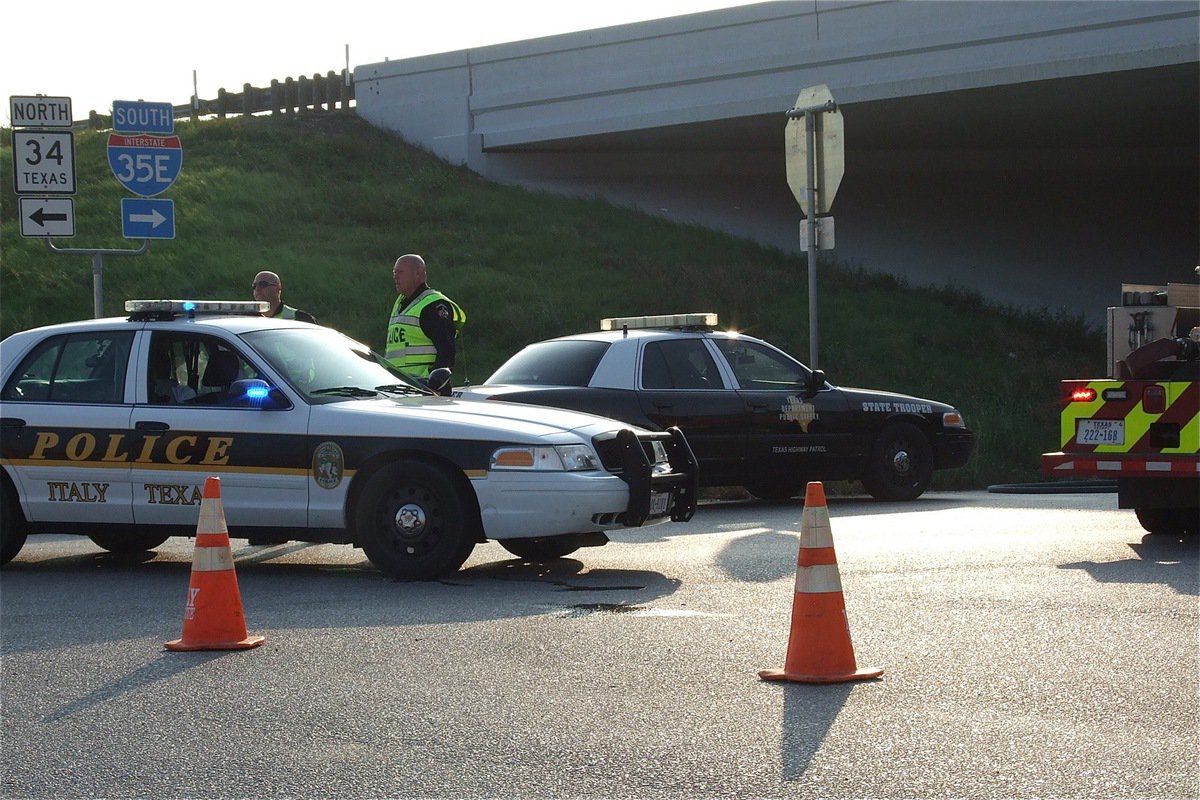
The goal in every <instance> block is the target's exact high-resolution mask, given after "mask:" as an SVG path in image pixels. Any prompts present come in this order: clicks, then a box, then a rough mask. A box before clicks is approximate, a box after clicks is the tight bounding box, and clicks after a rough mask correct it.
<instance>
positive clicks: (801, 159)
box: [783, 84, 846, 216]
mask: <svg viewBox="0 0 1200 800" xmlns="http://www.w3.org/2000/svg"><path fill="white" fill-rule="evenodd" d="M832 102H833V95H832V94H830V92H829V87H828V86H825V85H824V84H822V85H820V86H812V87H809V88H807V89H804V90H802V91H801V92H800V95H799V96H798V97H797V98H796V108H812V107H814V106H819V105H823V104H825V103H832ZM811 116H812V118H813V119H814V120H815V121H816V129H817V135H816V145H817V146H816V163H815V165H814V166H815V167H816V170H815V172H814V175H815V180H814V181H813V184H814V186H813V188H814V189H815V195H816V209H815V211H814V212H810V211H809V209H808V127H807V121H806V117H805V115H798V116H796V117H795V118H792V119H789V120H788V121H787V126H786V127H785V128H784V132H783V135H784V154H785V156H786V158H787V181H788V186H790V187H791V189H792V194H794V195H795V196H796V200H797V201H799V203H800V209H801V210H802V211H803V212H804V214H805V216H808V215H809V214H811V213H816V214H828V213H829V208H830V206H832V205H833V197H834V195H835V194H837V190H838V187H839V186H840V185H841V183H842V175H843V174H845V172H846V155H845V144H844V140H843V132H844V128H843V125H842V112H840V111H821V112H818V113H814V114H812V115H811Z"/></svg>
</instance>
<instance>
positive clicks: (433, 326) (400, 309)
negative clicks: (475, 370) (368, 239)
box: [383, 253, 467, 396]
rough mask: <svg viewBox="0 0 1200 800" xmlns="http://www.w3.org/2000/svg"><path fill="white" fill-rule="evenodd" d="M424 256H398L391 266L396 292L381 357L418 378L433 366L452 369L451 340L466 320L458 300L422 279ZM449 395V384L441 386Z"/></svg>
mask: <svg viewBox="0 0 1200 800" xmlns="http://www.w3.org/2000/svg"><path fill="white" fill-rule="evenodd" d="M425 280H426V270H425V259H423V258H421V257H420V256H419V255H416V254H415V253H409V254H408V255H403V256H400V257H399V258H397V259H396V263H395V264H394V265H393V266H392V281H393V283H395V285H396V292H397V293H398V294H399V295H400V296H399V297H397V298H396V302H395V303H394V304H393V305H392V315H391V317H390V318H389V319H388V329H387V347H386V349H385V350H384V353H383V354H384V357H385V358H387V360H388V361H390V362H391V363H392V365H393V366H396V367H399V368H400V369H402V370H404V371H405V372H407V373H408V374H409V375H413V376H415V377H418V378H428V377H429V373H430V372H432V371H433V370H435V369H439V368H441V367H446V368H448V369H450V370H453V369H454V356H455V354H456V352H457V348H456V344H455V340H456V339H457V338H458V333H459V331H460V330H462V326H463V325H464V324H465V323H466V321H467V314H466V312H465V311H463V310H462V308H461V307H460V306H459V305H458V303H456V302H454V301H453V300H451V299H450V298H449V297H446V295H444V294H442V293H441V292H439V291H438V290H437V289H430V288H429V284H427V283H426V282H425ZM441 393H442V394H444V395H447V396H448V395H449V394H450V386H449V385H446V386H444V387H441Z"/></svg>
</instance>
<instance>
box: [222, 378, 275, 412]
mask: <svg viewBox="0 0 1200 800" xmlns="http://www.w3.org/2000/svg"><path fill="white" fill-rule="evenodd" d="M222 405H233V406H237V407H238V408H261V409H263V410H264V411H271V410H274V409H280V408H291V405H292V404H291V403H290V402H289V401H288V399H287V397H286V396H285V395H284V394H283V393H282V392H280V391H279V390H278V389H275V388H273V387H272V386H271V385H270V384H269V383H267V382H266V381H264V380H262V379H261V378H242V379H241V380H236V381H234V382H233V383H231V384H229V402H228V403H222Z"/></svg>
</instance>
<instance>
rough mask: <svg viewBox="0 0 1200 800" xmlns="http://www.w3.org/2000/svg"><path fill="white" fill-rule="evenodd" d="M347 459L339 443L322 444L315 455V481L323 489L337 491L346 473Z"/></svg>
mask: <svg viewBox="0 0 1200 800" xmlns="http://www.w3.org/2000/svg"><path fill="white" fill-rule="evenodd" d="M345 466H346V462H345V458H344V457H343V456H342V448H341V447H340V446H338V443H337V442H321V443H320V444H319V445H317V449H316V452H314V453H313V480H315V481H316V482H317V486H320V487H321V488H322V489H336V488H337V487H338V484H340V483H341V482H342V474H343V473H344V472H345Z"/></svg>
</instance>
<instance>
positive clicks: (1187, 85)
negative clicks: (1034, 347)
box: [354, 0, 1200, 322]
mask: <svg viewBox="0 0 1200 800" xmlns="http://www.w3.org/2000/svg"><path fill="white" fill-rule="evenodd" d="M354 80H355V93H356V97H357V103H358V113H359V114H360V115H361V116H363V117H364V118H366V119H367V120H369V121H370V122H372V123H373V124H375V125H377V126H380V127H383V128H387V129H390V130H392V131H395V132H397V133H399V134H400V135H401V136H402V137H404V138H405V139H406V140H408V141H410V142H412V143H414V144H417V145H420V146H422V147H424V148H426V149H428V150H430V151H432V152H433V153H435V154H437V155H439V156H441V157H442V158H444V159H446V160H447V161H449V162H451V163H454V164H460V165H461V164H465V165H467V166H468V167H469V168H471V169H472V170H474V171H476V172H478V173H480V174H482V175H484V176H485V177H488V178H491V179H494V180H498V181H502V182H507V183H513V184H518V185H522V186H526V187H529V188H534V189H540V190H546V191H550V192H556V193H564V194H575V195H588V196H600V197H604V198H607V199H609V200H610V201H612V202H614V203H617V204H622V205H630V206H634V207H636V208H639V209H642V210H644V211H646V212H648V213H651V214H656V215H661V216H664V217H668V218H671V219H674V220H678V221H681V222H687V223H693V224H700V225H703V226H707V227H712V228H716V229H719V230H723V231H726V232H729V233H731V234H735V235H738V236H743V237H747V238H750V239H753V240H755V241H758V242H761V243H763V244H766V245H770V246H775V247H779V248H781V249H784V250H790V251H796V252H799V247H800V245H799V238H798V227H799V223H800V220H801V219H802V214H801V212H800V209H799V206H798V205H797V204H796V202H795V199H794V198H793V197H792V194H791V192H790V190H789V189H788V186H787V182H786V176H785V172H784V155H783V154H784V147H783V129H784V125H785V117H784V112H785V111H786V110H787V109H788V108H790V107H791V106H792V104H793V103H794V101H795V99H796V95H797V93H798V92H799V90H800V89H802V88H804V87H807V86H813V85H817V84H826V85H828V86H829V88H830V90H831V91H832V93H833V95H834V97H835V98H836V100H837V102H838V104H839V107H840V110H841V112H842V115H843V119H844V123H845V142H846V174H845V178H844V179H843V181H842V185H841V188H840V190H839V193H838V195H837V198H836V201H835V203H834V205H833V214H834V217H835V219H836V225H837V249H836V251H835V255H836V257H837V258H839V259H840V260H843V261H846V262H849V263H852V264H856V265H859V266H862V267H864V268H866V269H869V270H873V271H887V272H892V273H896V274H899V275H903V276H905V277H907V278H908V279H909V280H910V281H911V282H912V283H914V284H916V285H937V286H941V285H946V284H956V285H960V286H965V287H969V288H973V289H976V290H978V291H980V292H981V293H983V294H984V295H985V296H987V297H989V298H991V299H994V300H998V301H1000V302H1004V303H1011V304H1014V305H1019V306H1023V307H1032V308H1047V309H1049V310H1052V311H1057V310H1059V309H1064V310H1067V311H1069V312H1071V313H1081V314H1084V315H1085V316H1087V317H1088V318H1089V319H1090V320H1092V321H1095V322H1099V321H1101V320H1102V319H1103V309H1104V307H1105V306H1108V305H1115V304H1117V303H1118V302H1119V291H1120V284H1121V283H1122V282H1131V283H1160V282H1163V283H1165V282H1167V281H1176V282H1188V281H1195V279H1196V278H1195V273H1194V272H1193V270H1194V267H1195V266H1196V265H1197V264H1200V2H1197V0H1134V1H1133V2H1128V1H1125V0H1102V1H1101V2H1085V1H1079V2H1075V1H1070V2H1064V1H1063V0H1051V1H1050V2H1023V1H1022V2H1012V1H1011V0H993V1H992V2H919V1H916V0H902V1H900V2H897V0H847V1H846V2H828V1H827V0H803V1H800V0H797V1H796V2H771V3H760V4H757V5H752V6H741V7H736V8H730V9H724V10H719V11H712V12H705V13H701V14H691V15H686V16H680V17H672V18H668V19H661V20H655V21H651V22H643V23H635V24H630V25H622V26H616V27H611V28H603V29H598V30H589V31H581V32H577V33H570V34H564V35H560V36H552V37H545V38H540V39H533V40H528V41H521V42H513V43H509V44H502V45H494V46H489V47H483V48H477V49H470V50H463V51H457V52H451V53H443V54H438V55H430V56H424V57H419V58H412V59H404V60H397V61H386V62H383V63H377V64H366V65H360V66H357V67H356V68H355V70H354ZM398 245H399V243H398ZM682 258H685V259H686V254H684V255H683V256H682ZM804 263H805V262H804V260H803V259H801V258H799V257H798V258H797V275H798V279H801V278H800V275H801V273H802V272H803V265H804ZM898 311H902V310H900V309H898Z"/></svg>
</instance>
